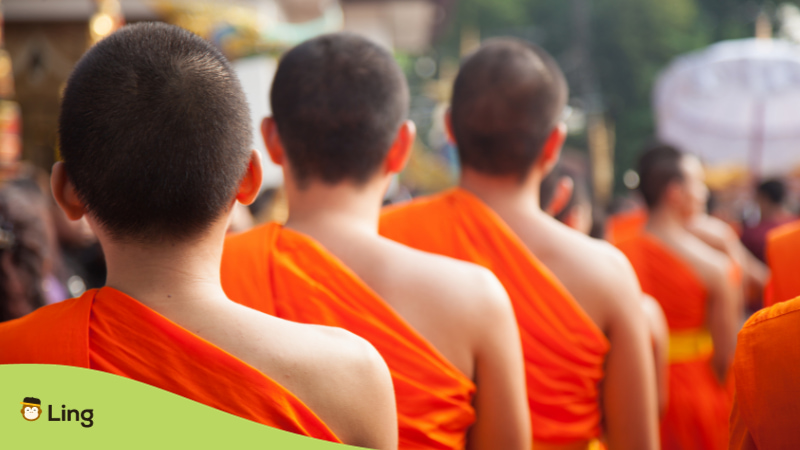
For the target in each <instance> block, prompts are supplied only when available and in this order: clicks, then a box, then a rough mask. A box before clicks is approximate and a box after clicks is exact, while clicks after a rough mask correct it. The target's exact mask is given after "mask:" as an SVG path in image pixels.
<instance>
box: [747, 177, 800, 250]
mask: <svg viewBox="0 0 800 450" xmlns="http://www.w3.org/2000/svg"><path fill="white" fill-rule="evenodd" d="M756 202H758V210H759V211H760V220H759V222H758V224H756V225H755V226H752V227H745V228H744V230H743V231H742V243H743V244H744V246H745V247H747V249H748V250H750V251H751V252H752V253H753V254H754V255H755V256H756V258H758V259H759V260H761V261H762V262H764V261H766V258H765V256H764V249H765V246H766V241H767V233H769V231H770V230H772V229H773V228H776V227H779V226H781V225H784V224H786V223H789V222H792V221H793V220H795V219H797V216H795V215H794V214H792V213H791V212H790V211H789V209H788V208H787V207H786V184H785V183H784V182H783V181H781V180H777V179H773V180H767V181H765V182H763V183H761V184H760V185H758V188H757V189H756Z"/></svg>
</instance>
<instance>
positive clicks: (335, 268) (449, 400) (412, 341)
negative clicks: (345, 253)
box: [222, 223, 475, 449]
mask: <svg viewBox="0 0 800 450" xmlns="http://www.w3.org/2000/svg"><path fill="white" fill-rule="evenodd" d="M222 286H223V288H224V289H225V292H226V294H227V295H228V296H229V297H230V298H231V299H233V300H235V301H238V302H240V303H242V304H243V305H245V306H249V307H251V308H254V309H257V310H260V311H264V312H268V313H270V314H273V315H275V316H277V317H281V318H284V319H288V320H292V321H296V322H302V323H313V324H320V325H328V326H336V327H341V328H344V329H346V330H349V331H351V332H353V333H355V334H357V335H359V336H361V337H363V338H364V339H366V340H367V341H369V342H370V343H372V345H373V346H375V348H376V349H377V350H378V352H380V354H381V355H382V356H383V358H384V360H385V361H386V363H387V365H388V366H389V370H390V371H391V374H392V379H393V382H394V388H395V396H396V399H397V412H398V421H399V438H400V448H402V449H423V448H424V449H461V448H464V446H465V445H466V434H467V431H468V429H469V427H470V426H471V425H472V423H473V422H474V421H475V411H474V409H473V407H472V405H471V402H472V397H473V394H474V392H475V385H474V383H473V382H472V381H471V380H470V379H468V378H467V377H466V376H465V375H463V374H462V373H461V372H460V371H459V370H458V369H457V368H456V367H455V366H453V365H452V364H451V363H450V362H449V361H448V360H447V359H445V358H444V356H442V355H441V354H440V353H439V352H438V351H437V350H436V349H435V348H434V347H433V346H432V345H431V344H430V343H429V342H428V341H427V340H425V338H423V337H422V336H421V335H420V334H419V333H418V332H417V331H416V330H414V329H413V328H412V327H411V326H410V325H409V324H408V323H407V322H406V321H405V320H404V319H403V318H402V317H401V316H399V315H398V314H397V313H396V312H395V311H394V310H393V309H392V308H391V307H390V306H389V305H388V304H387V303H386V302H385V301H383V299H381V298H380V297H379V296H378V295H377V294H376V293H375V292H374V291H373V290H371V289H370V288H369V287H368V286H367V285H366V284H365V283H364V282H363V281H362V280H361V279H360V278H358V276H357V275H356V274H355V273H353V272H352V271H351V270H350V269H349V268H347V267H346V266H345V265H344V264H343V263H342V262H341V261H339V260H338V259H337V258H336V257H335V256H333V255H332V254H330V253H329V252H328V251H327V250H325V249H324V248H323V247H322V246H321V245H319V244H318V243H317V242H315V241H314V240H313V239H311V238H310V237H308V236H305V235H303V234H301V233H297V232H295V231H292V230H289V229H287V228H284V227H282V226H281V225H279V224H277V223H270V224H266V225H262V226H260V227H257V228H255V229H253V230H250V231H248V232H245V233H242V234H239V235H234V236H231V237H229V238H228V239H227V240H226V242H225V251H224V254H223V258H222Z"/></svg>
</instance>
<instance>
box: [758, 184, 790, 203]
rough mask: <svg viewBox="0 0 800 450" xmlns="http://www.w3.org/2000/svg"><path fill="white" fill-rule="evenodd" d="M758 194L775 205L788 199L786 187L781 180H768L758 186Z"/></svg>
mask: <svg viewBox="0 0 800 450" xmlns="http://www.w3.org/2000/svg"><path fill="white" fill-rule="evenodd" d="M758 193H759V194H760V195H761V196H762V197H764V198H766V199H767V200H769V201H770V202H772V203H773V204H775V205H780V204H782V203H783V201H784V199H786V185H785V184H784V183H783V181H781V180H767V181H765V182H763V183H761V184H760V185H758Z"/></svg>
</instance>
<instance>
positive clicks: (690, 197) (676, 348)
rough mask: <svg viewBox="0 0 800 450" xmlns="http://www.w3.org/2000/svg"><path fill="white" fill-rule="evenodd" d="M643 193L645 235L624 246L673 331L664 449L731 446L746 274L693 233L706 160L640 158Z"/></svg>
mask: <svg viewBox="0 0 800 450" xmlns="http://www.w3.org/2000/svg"><path fill="white" fill-rule="evenodd" d="M637 171H638V173H639V176H640V178H641V181H640V183H639V191H640V192H641V194H642V196H643V197H644V200H645V203H646V204H647V208H648V214H647V217H648V218H647V224H646V225H645V229H644V230H643V232H642V233H639V234H638V235H636V236H633V237H630V238H628V239H626V240H623V241H622V242H620V243H618V244H617V246H618V247H619V248H620V249H621V250H622V251H623V252H624V253H625V254H626V255H627V256H628V259H629V260H630V261H631V263H632V264H633V268H634V270H635V271H636V274H637V275H638V277H639V282H640V283H641V285H642V290H643V291H644V292H645V293H646V294H648V295H650V296H652V297H653V298H655V299H656V300H657V301H658V302H659V304H660V305H661V307H662V309H663V311H664V313H665V315H666V319H667V324H668V326H669V332H670V339H669V340H670V342H669V360H670V365H669V375H668V377H669V380H668V388H669V399H668V405H667V411H666V414H665V416H664V418H663V420H662V423H661V446H662V449H663V450H723V449H725V448H727V440H728V418H729V415H730V406H731V398H730V392H729V387H730V384H728V383H729V382H730V378H729V377H728V370H729V368H730V364H731V361H732V359H733V352H734V349H735V347H736V332H737V330H738V328H739V325H740V324H741V314H742V306H741V290H740V283H741V280H740V275H739V272H738V269H737V267H736V265H735V264H734V263H733V261H732V260H731V259H730V258H729V257H728V256H727V255H726V254H724V253H722V252H720V251H718V250H716V249H714V248H712V247H711V246H709V245H707V244H706V243H704V242H703V241H702V240H700V239H699V238H697V237H696V236H695V235H693V234H692V233H691V232H689V231H688V229H687V228H688V224H689V222H690V221H691V220H693V219H694V218H695V217H696V215H697V214H699V213H701V212H702V211H704V210H705V205H706V200H707V197H708V188H707V187H706V185H705V182H704V171H703V167H702V165H701V163H700V160H699V159H697V158H696V157H694V156H692V155H688V154H683V153H681V152H680V151H678V150H677V149H675V148H673V147H670V146H667V145H655V146H653V147H651V148H649V149H648V150H646V151H645V153H644V154H643V155H642V156H641V158H640V160H639V164H638V170H637Z"/></svg>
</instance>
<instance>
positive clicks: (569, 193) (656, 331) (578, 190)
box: [539, 163, 669, 416]
mask: <svg viewBox="0 0 800 450" xmlns="http://www.w3.org/2000/svg"><path fill="white" fill-rule="evenodd" d="M539 201H540V204H541V205H542V209H543V210H544V211H545V212H546V213H547V214H550V215H551V216H553V217H555V218H556V219H557V220H558V221H559V222H562V223H563V224H565V225H567V226H568V227H570V228H572V229H575V230H577V231H580V232H581V233H583V234H586V235H590V231H591V230H592V229H593V228H595V227H594V224H593V223H592V222H593V213H592V212H593V210H594V209H595V208H594V205H593V202H592V197H591V194H590V192H589V187H588V183H587V180H586V178H585V177H583V176H580V175H579V173H578V172H577V171H575V170H571V169H569V168H568V167H565V166H564V165H563V164H562V163H559V164H558V165H557V166H556V167H555V168H554V169H553V171H552V172H550V173H549V174H548V175H547V176H546V177H545V178H544V180H543V181H542V187H541V191H540V192H539ZM642 310H643V311H644V314H645V318H646V319H647V325H648V328H649V329H650V339H651V341H652V344H653V360H654V362H655V370H656V383H657V388H658V410H659V414H660V415H662V416H663V414H664V413H665V412H666V408H667V400H668V395H669V387H668V384H667V369H668V365H669V328H668V326H667V319H666V317H665V316H664V310H662V309H661V305H659V304H658V302H657V301H656V300H655V299H654V298H653V297H651V296H649V295H647V294H644V293H643V294H642Z"/></svg>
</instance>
